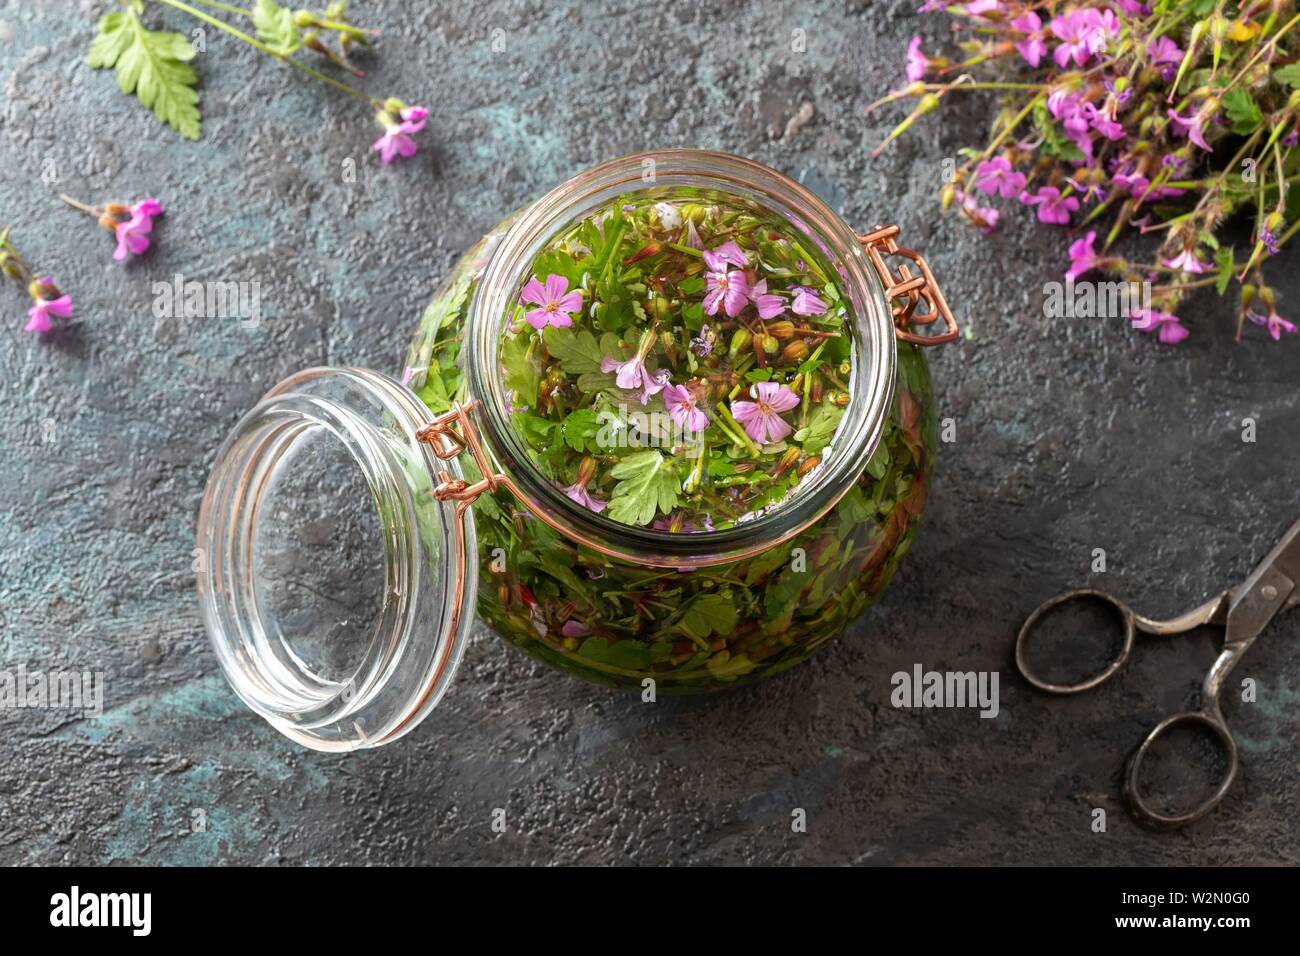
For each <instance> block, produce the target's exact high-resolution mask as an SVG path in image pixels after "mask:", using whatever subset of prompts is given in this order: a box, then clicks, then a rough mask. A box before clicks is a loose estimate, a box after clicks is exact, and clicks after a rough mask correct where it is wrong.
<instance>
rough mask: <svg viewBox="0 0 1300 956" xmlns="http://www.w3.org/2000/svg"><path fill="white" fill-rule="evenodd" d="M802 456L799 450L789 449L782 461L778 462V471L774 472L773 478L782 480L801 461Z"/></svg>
mask: <svg viewBox="0 0 1300 956" xmlns="http://www.w3.org/2000/svg"><path fill="white" fill-rule="evenodd" d="M802 454H803V452H802V451H801V450H800V449H799V448H796V447H793V446H792V447H790V448H787V449H786V451H785V454H784V455H782V456H781V460H780V461H779V462H777V464H776V469H775V470H774V471H773V472H772V477H773V478H780V477H781V476H782V475H784V474H785V473H786V472H787V471H789V470H790V469H791V468H793V467H794V463H795V462H796V461H798V460H799V456H800V455H802Z"/></svg>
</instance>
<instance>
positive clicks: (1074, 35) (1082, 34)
mask: <svg viewBox="0 0 1300 956" xmlns="http://www.w3.org/2000/svg"><path fill="white" fill-rule="evenodd" d="M1097 27H1098V17H1097V11H1096V10H1093V9H1092V8H1088V9H1086V10H1075V11H1073V12H1072V13H1070V14H1069V15H1068V16H1063V17H1054V18H1053V19H1052V25H1051V30H1052V35H1053V36H1055V37H1056V38H1057V39H1058V40H1060V41H1061V43H1060V45H1059V46H1058V47H1057V48H1056V50H1055V52H1053V53H1052V57H1053V58H1054V59H1055V60H1056V65H1057V66H1059V67H1061V69H1065V67H1066V66H1068V65H1069V63H1070V60H1071V58H1073V59H1074V63H1075V65H1076V66H1083V65H1084V64H1085V63H1087V62H1088V60H1090V59H1091V58H1092V55H1093V53H1094V52H1096V51H1095V50H1093V49H1092V46H1091V42H1092V35H1093V31H1094V30H1096V29H1097Z"/></svg>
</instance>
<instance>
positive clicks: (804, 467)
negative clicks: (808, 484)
mask: <svg viewBox="0 0 1300 956" xmlns="http://www.w3.org/2000/svg"><path fill="white" fill-rule="evenodd" d="M821 463H822V456H821V455H813V456H812V457H811V458H808V459H805V460H804V461H803V463H802V464H800V465H799V471H798V475H799V477H800V478H802V477H803V476H804V475H806V474H808V472H810V471H812V470H813V469H814V468H816V467H817V466H818V465H820V464H821Z"/></svg>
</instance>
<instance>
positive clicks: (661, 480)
mask: <svg viewBox="0 0 1300 956" xmlns="http://www.w3.org/2000/svg"><path fill="white" fill-rule="evenodd" d="M610 475H611V476H612V477H614V478H617V479H619V482H618V484H617V485H615V486H614V494H613V496H612V497H611V498H610V502H609V517H610V518H612V519H614V520H615V521H621V522H623V523H624V524H632V525H648V524H649V523H650V522H651V521H653V520H654V518H655V514H656V513H662V514H668V513H669V512H671V511H672V510H673V509H674V508H676V507H677V502H678V501H679V500H680V499H679V493H680V492H681V487H682V483H681V479H679V478H678V477H677V473H676V471H675V470H674V469H673V467H672V462H671V461H669V460H668V459H667V458H665V457H664V456H663V455H661V454H659V452H658V451H657V450H655V449H653V448H651V449H648V450H647V451H641V452H637V453H636V454H633V455H628V456H627V457H626V458H624V459H623V460H622V461H620V462H619V463H618V464H617V465H615V466H614V467H613V468H612V469H611V470H610Z"/></svg>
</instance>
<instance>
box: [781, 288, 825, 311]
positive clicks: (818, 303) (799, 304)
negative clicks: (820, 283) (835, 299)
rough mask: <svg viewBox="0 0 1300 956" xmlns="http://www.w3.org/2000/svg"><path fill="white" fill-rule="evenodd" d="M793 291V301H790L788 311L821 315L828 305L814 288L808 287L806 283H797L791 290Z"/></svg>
mask: <svg viewBox="0 0 1300 956" xmlns="http://www.w3.org/2000/svg"><path fill="white" fill-rule="evenodd" d="M792 291H793V292H794V301H793V302H791V303H790V311H791V312H793V313H794V314H795V315H821V314H822V313H823V312H825V311H826V310H827V309H828V308H829V306H828V305H827V304H826V302H825V301H824V300H823V299H822V297H821V296H819V295H818V294H817V290H816V289H810V288H808V286H806V285H797V286H795V287H794V289H793V290H792Z"/></svg>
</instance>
